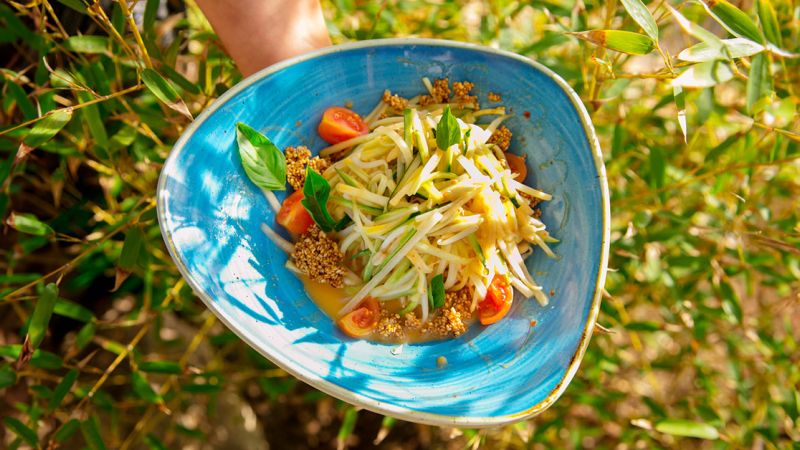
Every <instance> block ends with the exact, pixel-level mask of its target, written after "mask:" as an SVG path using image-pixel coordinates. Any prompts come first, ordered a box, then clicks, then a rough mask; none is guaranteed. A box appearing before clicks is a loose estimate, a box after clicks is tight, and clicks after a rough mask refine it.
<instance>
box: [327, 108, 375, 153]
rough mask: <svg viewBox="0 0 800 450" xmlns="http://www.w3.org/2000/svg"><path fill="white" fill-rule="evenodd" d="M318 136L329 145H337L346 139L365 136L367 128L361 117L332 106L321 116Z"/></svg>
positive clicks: (345, 109)
mask: <svg viewBox="0 0 800 450" xmlns="http://www.w3.org/2000/svg"><path fill="white" fill-rule="evenodd" d="M317 131H318V132H319V135H320V136H322V139H325V142H327V143H329V144H338V143H339V142H344V141H346V140H348V139H352V138H354V137H358V136H361V135H362V134H367V132H368V131H369V127H368V126H367V124H366V123H364V121H363V120H362V119H361V116H359V115H358V114H356V113H354V112H353V111H351V110H349V109H347V108H342V107H339V106H334V107H331V108H328V109H326V110H325V113H324V114H322V122H320V123H319V128H317Z"/></svg>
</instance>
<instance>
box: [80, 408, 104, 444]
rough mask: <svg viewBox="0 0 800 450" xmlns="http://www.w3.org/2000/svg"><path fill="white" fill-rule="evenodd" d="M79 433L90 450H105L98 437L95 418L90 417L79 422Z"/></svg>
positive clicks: (97, 426)
mask: <svg viewBox="0 0 800 450" xmlns="http://www.w3.org/2000/svg"><path fill="white" fill-rule="evenodd" d="M80 428H81V433H82V434H83V439H84V440H85V441H86V444H87V445H88V446H89V448H90V449H92V450H105V449H106V444H105V443H104V442H103V438H102V436H101V435H100V426H99V425H98V424H97V416H91V417H89V418H88V419H86V420H84V421H83V422H81V425H80Z"/></svg>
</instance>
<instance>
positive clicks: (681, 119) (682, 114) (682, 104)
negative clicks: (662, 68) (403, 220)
mask: <svg viewBox="0 0 800 450" xmlns="http://www.w3.org/2000/svg"><path fill="white" fill-rule="evenodd" d="M672 95H673V97H674V98H675V106H676V107H677V108H678V126H680V128H681V133H682V134H683V142H684V143H688V142H689V141H688V129H687V126H686V94H685V93H684V92H683V86H678V85H673V86H672Z"/></svg>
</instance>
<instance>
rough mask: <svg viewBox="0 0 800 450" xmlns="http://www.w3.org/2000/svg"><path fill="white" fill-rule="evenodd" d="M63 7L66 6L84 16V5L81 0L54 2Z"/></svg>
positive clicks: (59, 0) (58, 0)
mask: <svg viewBox="0 0 800 450" xmlns="http://www.w3.org/2000/svg"><path fill="white" fill-rule="evenodd" d="M56 1H57V2H58V3H61V4H62V5H64V6H67V7H69V8H71V9H73V10H75V11H78V12H79V13H82V14H86V5H85V4H84V3H83V2H82V1H81V0H56Z"/></svg>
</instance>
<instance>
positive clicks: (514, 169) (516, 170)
mask: <svg viewBox="0 0 800 450" xmlns="http://www.w3.org/2000/svg"><path fill="white" fill-rule="evenodd" d="M506 162H508V168H509V169H511V173H513V174H514V179H515V180H517V181H519V182H522V181H523V180H524V179H525V177H527V176H528V166H526V165H525V158H523V157H522V156H517V155H515V154H513V153H506Z"/></svg>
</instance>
